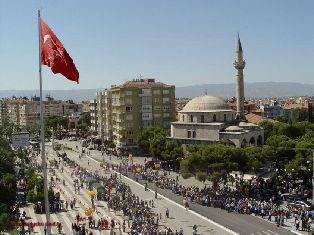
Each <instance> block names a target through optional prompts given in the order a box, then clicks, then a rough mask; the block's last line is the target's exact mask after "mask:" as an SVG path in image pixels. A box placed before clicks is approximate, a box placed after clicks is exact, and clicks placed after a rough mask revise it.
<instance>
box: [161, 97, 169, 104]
mask: <svg viewBox="0 0 314 235" xmlns="http://www.w3.org/2000/svg"><path fill="white" fill-rule="evenodd" d="M169 100H170V99H169V97H164V98H162V102H163V103H164V104H165V103H169Z"/></svg>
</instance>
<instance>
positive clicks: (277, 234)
mask: <svg viewBox="0 0 314 235" xmlns="http://www.w3.org/2000/svg"><path fill="white" fill-rule="evenodd" d="M267 231H268V232H271V233H273V234H276V235H279V233H275V232H274V231H271V230H267Z"/></svg>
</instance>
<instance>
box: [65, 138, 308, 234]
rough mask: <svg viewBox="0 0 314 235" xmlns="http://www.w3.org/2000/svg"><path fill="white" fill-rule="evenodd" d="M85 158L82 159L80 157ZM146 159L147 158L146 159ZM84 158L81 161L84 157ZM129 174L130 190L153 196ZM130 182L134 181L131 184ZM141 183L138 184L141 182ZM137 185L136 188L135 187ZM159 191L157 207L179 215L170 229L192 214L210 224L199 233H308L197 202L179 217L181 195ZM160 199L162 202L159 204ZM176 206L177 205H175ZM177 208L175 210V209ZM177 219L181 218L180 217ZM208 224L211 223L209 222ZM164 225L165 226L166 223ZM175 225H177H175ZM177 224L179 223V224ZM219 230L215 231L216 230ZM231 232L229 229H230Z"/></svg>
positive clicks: (290, 223) (185, 182)
mask: <svg viewBox="0 0 314 235" xmlns="http://www.w3.org/2000/svg"><path fill="white" fill-rule="evenodd" d="M59 142H60V143H62V144H64V145H65V146H67V147H70V148H73V151H70V150H67V151H66V152H67V153H68V152H73V154H74V157H75V156H76V158H77V156H78V152H81V145H80V143H79V142H76V141H59ZM76 146H78V150H76ZM75 151H77V153H75ZM88 151H89V152H90V155H89V156H87V157H85V159H90V160H94V161H90V162H94V163H96V164H99V162H100V161H102V160H103V159H105V161H106V162H110V163H120V162H121V160H119V159H118V158H117V157H114V156H112V157H111V160H110V158H109V156H101V153H100V152H99V151H97V150H88ZM82 159H84V158H82ZM147 160H149V159H147ZM83 161H84V160H83ZM133 161H134V163H141V164H143V163H144V158H142V157H133ZM132 177H133V176H132V175H131V174H129V175H128V178H127V177H123V179H124V180H125V181H126V182H128V183H129V184H131V185H132V186H131V187H132V190H133V188H134V189H135V192H139V195H140V197H144V198H145V199H146V200H147V199H152V197H153V195H152V194H153V192H154V190H155V189H156V188H155V186H154V185H153V184H149V185H148V187H149V188H150V189H151V190H152V191H151V192H150V193H151V195H149V192H143V191H142V190H143V189H141V188H140V187H142V188H143V187H144V186H143V184H144V182H146V181H141V180H139V183H137V182H135V181H134V178H133V179H132ZM170 177H173V178H176V177H177V173H175V172H170ZM132 181H133V183H131V182H132ZM179 182H180V184H183V185H185V186H191V185H197V186H199V187H204V184H203V183H202V182H200V181H198V180H196V179H195V178H194V177H191V178H189V179H183V178H182V177H181V176H180V175H179ZM140 184H141V185H140ZM205 184H210V182H205ZM136 185H137V186H138V187H139V188H138V187H137V186H136ZM158 193H159V194H160V197H161V198H162V199H163V200H160V205H159V206H158V207H160V206H161V208H162V207H164V208H166V206H168V205H169V206H171V209H170V208H169V209H170V214H172V213H176V214H175V215H178V217H176V216H174V218H176V219H175V220H174V221H173V223H171V221H167V223H166V224H167V225H168V226H169V227H171V228H176V227H178V221H179V222H180V224H181V223H182V224H185V222H187V221H189V222H190V221H191V222H192V220H191V216H192V214H193V216H196V217H198V218H199V220H200V218H202V219H203V220H204V221H206V219H208V220H209V221H207V223H206V224H205V225H204V227H205V228H207V227H209V229H206V230H204V231H203V232H202V233H201V234H224V233H220V232H218V233H217V232H216V231H213V230H211V227H212V226H213V225H215V226H218V227H222V228H226V231H229V230H231V231H234V232H235V233H237V234H241V235H242V234H243V235H246V234H249V235H255V234H258V235H261V234H266V235H267V234H271V235H274V234H283V235H284V234H307V233H305V232H301V231H295V228H294V223H293V222H294V221H293V219H288V220H287V221H285V225H284V226H283V227H277V226H276V225H275V224H274V223H270V222H269V221H267V220H265V219H262V218H261V217H257V216H252V215H244V214H236V213H227V212H226V211H224V210H221V209H218V208H213V207H204V206H201V205H199V204H192V205H191V206H190V209H191V210H189V211H188V212H189V213H190V214H189V215H188V216H187V217H186V218H187V219H181V217H184V213H185V212H182V211H181V210H180V209H179V208H180V206H181V205H182V197H180V196H178V195H176V194H174V193H172V192H171V191H170V190H166V189H158ZM165 201H168V202H171V203H172V204H173V205H170V204H164V202H165ZM161 202H162V203H161ZM175 205H176V206H175ZM177 211H178V212H177ZM160 213H162V214H164V211H161V212H160ZM179 218H180V219H179ZM210 223H211V225H209V224H210ZM166 224H165V225H166ZM192 224H193V223H190V225H189V226H188V228H191V226H192ZM171 225H173V226H174V227H172V226H171ZM175 226H176V227H175ZM179 226H180V225H179ZM202 226H203V225H201V224H200V226H198V227H199V228H200V229H201V228H202ZM217 231H218V230H217ZM229 232H230V231H229Z"/></svg>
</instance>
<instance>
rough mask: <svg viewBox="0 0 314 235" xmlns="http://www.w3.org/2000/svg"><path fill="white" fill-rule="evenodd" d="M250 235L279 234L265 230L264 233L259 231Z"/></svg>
mask: <svg viewBox="0 0 314 235" xmlns="http://www.w3.org/2000/svg"><path fill="white" fill-rule="evenodd" d="M251 235H279V233H276V232H274V231H271V230H266V231H259V232H254V233H252V234H251Z"/></svg>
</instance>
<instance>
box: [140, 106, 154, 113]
mask: <svg viewBox="0 0 314 235" xmlns="http://www.w3.org/2000/svg"><path fill="white" fill-rule="evenodd" d="M151 111H152V106H151V105H143V106H142V112H151Z"/></svg>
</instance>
